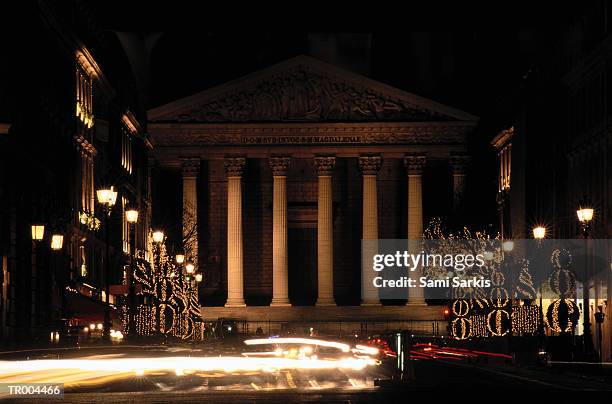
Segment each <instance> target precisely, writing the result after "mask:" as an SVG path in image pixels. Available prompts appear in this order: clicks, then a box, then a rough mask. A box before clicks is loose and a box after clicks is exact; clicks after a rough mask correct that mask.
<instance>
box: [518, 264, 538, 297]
mask: <svg viewBox="0 0 612 404" xmlns="http://www.w3.org/2000/svg"><path fill="white" fill-rule="evenodd" d="M516 294H517V296H518V297H519V298H520V299H535V298H536V295H537V293H536V290H535V289H534V287H533V280H532V279H531V274H530V273H529V260H527V259H523V260H522V262H521V273H520V274H519V283H518V285H516Z"/></svg>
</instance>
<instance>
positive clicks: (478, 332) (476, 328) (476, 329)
mask: <svg viewBox="0 0 612 404" xmlns="http://www.w3.org/2000/svg"><path fill="white" fill-rule="evenodd" d="M470 321H471V323H472V336H473V337H480V338H483V337H488V336H489V328H488V327H487V316H485V315H482V314H475V315H473V316H470Z"/></svg>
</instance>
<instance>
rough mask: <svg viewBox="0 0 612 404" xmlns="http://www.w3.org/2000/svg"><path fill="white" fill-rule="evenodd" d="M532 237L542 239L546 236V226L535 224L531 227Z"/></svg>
mask: <svg viewBox="0 0 612 404" xmlns="http://www.w3.org/2000/svg"><path fill="white" fill-rule="evenodd" d="M533 238H534V239H536V240H542V239H544V238H546V227H544V226H536V227H534V228H533Z"/></svg>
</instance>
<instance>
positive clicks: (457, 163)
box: [448, 154, 470, 175]
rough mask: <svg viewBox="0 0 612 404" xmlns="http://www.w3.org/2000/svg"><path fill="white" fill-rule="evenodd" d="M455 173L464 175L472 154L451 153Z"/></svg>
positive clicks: (452, 167) (449, 159)
mask: <svg viewBox="0 0 612 404" xmlns="http://www.w3.org/2000/svg"><path fill="white" fill-rule="evenodd" d="M448 163H449V164H450V166H451V169H452V171H453V174H455V175H464V174H465V172H466V170H467V167H468V165H469V163H470V156H468V155H467V154H451V155H450V156H449V158H448Z"/></svg>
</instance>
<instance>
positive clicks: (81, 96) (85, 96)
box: [76, 66, 94, 129]
mask: <svg viewBox="0 0 612 404" xmlns="http://www.w3.org/2000/svg"><path fill="white" fill-rule="evenodd" d="M76 116H77V118H79V121H80V122H81V123H82V124H83V126H84V127H85V128H86V129H91V128H92V127H93V124H94V114H93V81H92V78H91V76H90V75H88V74H87V73H86V72H85V71H84V70H83V69H82V68H81V67H80V66H78V67H77V69H76Z"/></svg>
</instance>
